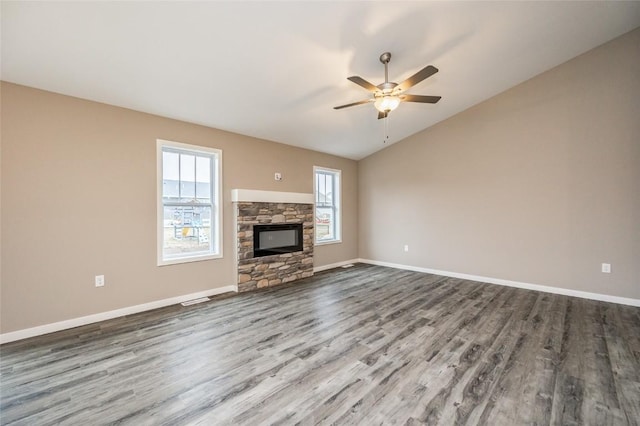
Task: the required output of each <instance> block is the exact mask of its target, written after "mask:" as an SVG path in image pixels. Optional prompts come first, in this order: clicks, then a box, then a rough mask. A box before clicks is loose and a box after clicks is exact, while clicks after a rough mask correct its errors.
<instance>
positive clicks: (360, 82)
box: [347, 75, 380, 92]
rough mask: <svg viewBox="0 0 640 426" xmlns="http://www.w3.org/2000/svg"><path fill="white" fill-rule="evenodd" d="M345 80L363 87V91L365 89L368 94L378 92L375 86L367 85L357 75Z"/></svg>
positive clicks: (365, 81) (366, 82) (367, 83)
mask: <svg viewBox="0 0 640 426" xmlns="http://www.w3.org/2000/svg"><path fill="white" fill-rule="evenodd" d="M347 80H349V81H352V82H354V83H355V84H357V85H358V86H362V87H364V88H365V89H367V90H368V91H370V92H377V91H378V90H380V89H378V88H377V87H376V86H374V85H373V84H371V83H369V82H368V81H367V80H365V79H364V78H362V77H358V76H357V75H354V76H352V77H347Z"/></svg>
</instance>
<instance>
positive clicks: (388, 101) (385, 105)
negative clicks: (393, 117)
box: [373, 95, 400, 112]
mask: <svg viewBox="0 0 640 426" xmlns="http://www.w3.org/2000/svg"><path fill="white" fill-rule="evenodd" d="M373 105H374V106H375V107H376V109H377V110H378V111H380V112H390V111H393V110H394V109H396V108H398V105H400V98H399V97H397V96H391V95H385V96H380V97H379V98H377V99H376V101H375V102H374V103H373Z"/></svg>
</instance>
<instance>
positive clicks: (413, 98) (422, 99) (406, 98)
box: [400, 95, 442, 104]
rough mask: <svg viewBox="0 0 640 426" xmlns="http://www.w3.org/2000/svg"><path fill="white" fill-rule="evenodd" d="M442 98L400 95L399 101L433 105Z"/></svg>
mask: <svg viewBox="0 0 640 426" xmlns="http://www.w3.org/2000/svg"><path fill="white" fill-rule="evenodd" d="M441 98H442V96H423V95H400V99H402V100H403V101H405V102H421V103H423V104H435V103H437V102H438V101H439V100H440V99H441Z"/></svg>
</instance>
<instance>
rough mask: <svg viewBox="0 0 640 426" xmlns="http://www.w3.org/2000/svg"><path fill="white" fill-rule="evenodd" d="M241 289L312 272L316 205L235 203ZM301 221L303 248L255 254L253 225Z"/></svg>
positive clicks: (269, 284)
mask: <svg viewBox="0 0 640 426" xmlns="http://www.w3.org/2000/svg"><path fill="white" fill-rule="evenodd" d="M235 209H236V219H237V232H238V291H239V292H242V291H249V290H254V289H256V288H264V287H271V286H274V285H278V284H283V283H288V282H291V281H295V280H297V279H300V278H306V277H310V276H312V275H313V217H314V216H313V204H295V203H262V202H244V201H243V202H236V203H235ZM270 223H273V224H277V223H302V247H303V250H302V251H298V252H294V253H285V254H276V255H272V256H263V257H256V258H254V257H253V225H263V224H270Z"/></svg>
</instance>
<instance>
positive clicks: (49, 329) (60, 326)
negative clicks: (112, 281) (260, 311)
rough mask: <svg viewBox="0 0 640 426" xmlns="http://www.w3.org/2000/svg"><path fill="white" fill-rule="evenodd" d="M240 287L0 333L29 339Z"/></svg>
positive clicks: (3, 337) (4, 338) (7, 338)
mask: <svg viewBox="0 0 640 426" xmlns="http://www.w3.org/2000/svg"><path fill="white" fill-rule="evenodd" d="M237 291H238V287H237V286H235V285H228V286H225V287H218V288H213V289H211V290H205V291H200V292H198V293H191V294H185V295H183V296H177V297H171V298H169V299H162V300H156V301H154V302H149V303H143V304H141V305H135V306H129V307H126V308H121V309H116V310H113V311H108V312H101V313H99V314H93V315H87V316H84V317H79V318H73V319H70V320H65V321H59V322H54V323H51V324H45V325H40V326H37V327H32V328H25V329H23V330H18V331H12V332H10V333H4V334H0V344H2V343H9V342H14V341H16V340H22V339H27V338H29V337H35V336H41V335H43V334H49V333H53V332H56V331H61V330H67V329H69V328H74V327H79V326H81V325H87V324H93V323H96V322H100V321H105V320H109V319H113V318H117V317H123V316H125V315H132V314H137V313H139V312H145V311H150V310H152V309H157V308H163V307H165V306H170V305H176V304H178V303H182V302H186V301H188V300H193V299H199V298H201V297H207V296H215V295H217V294H222V293H229V292H237Z"/></svg>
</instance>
